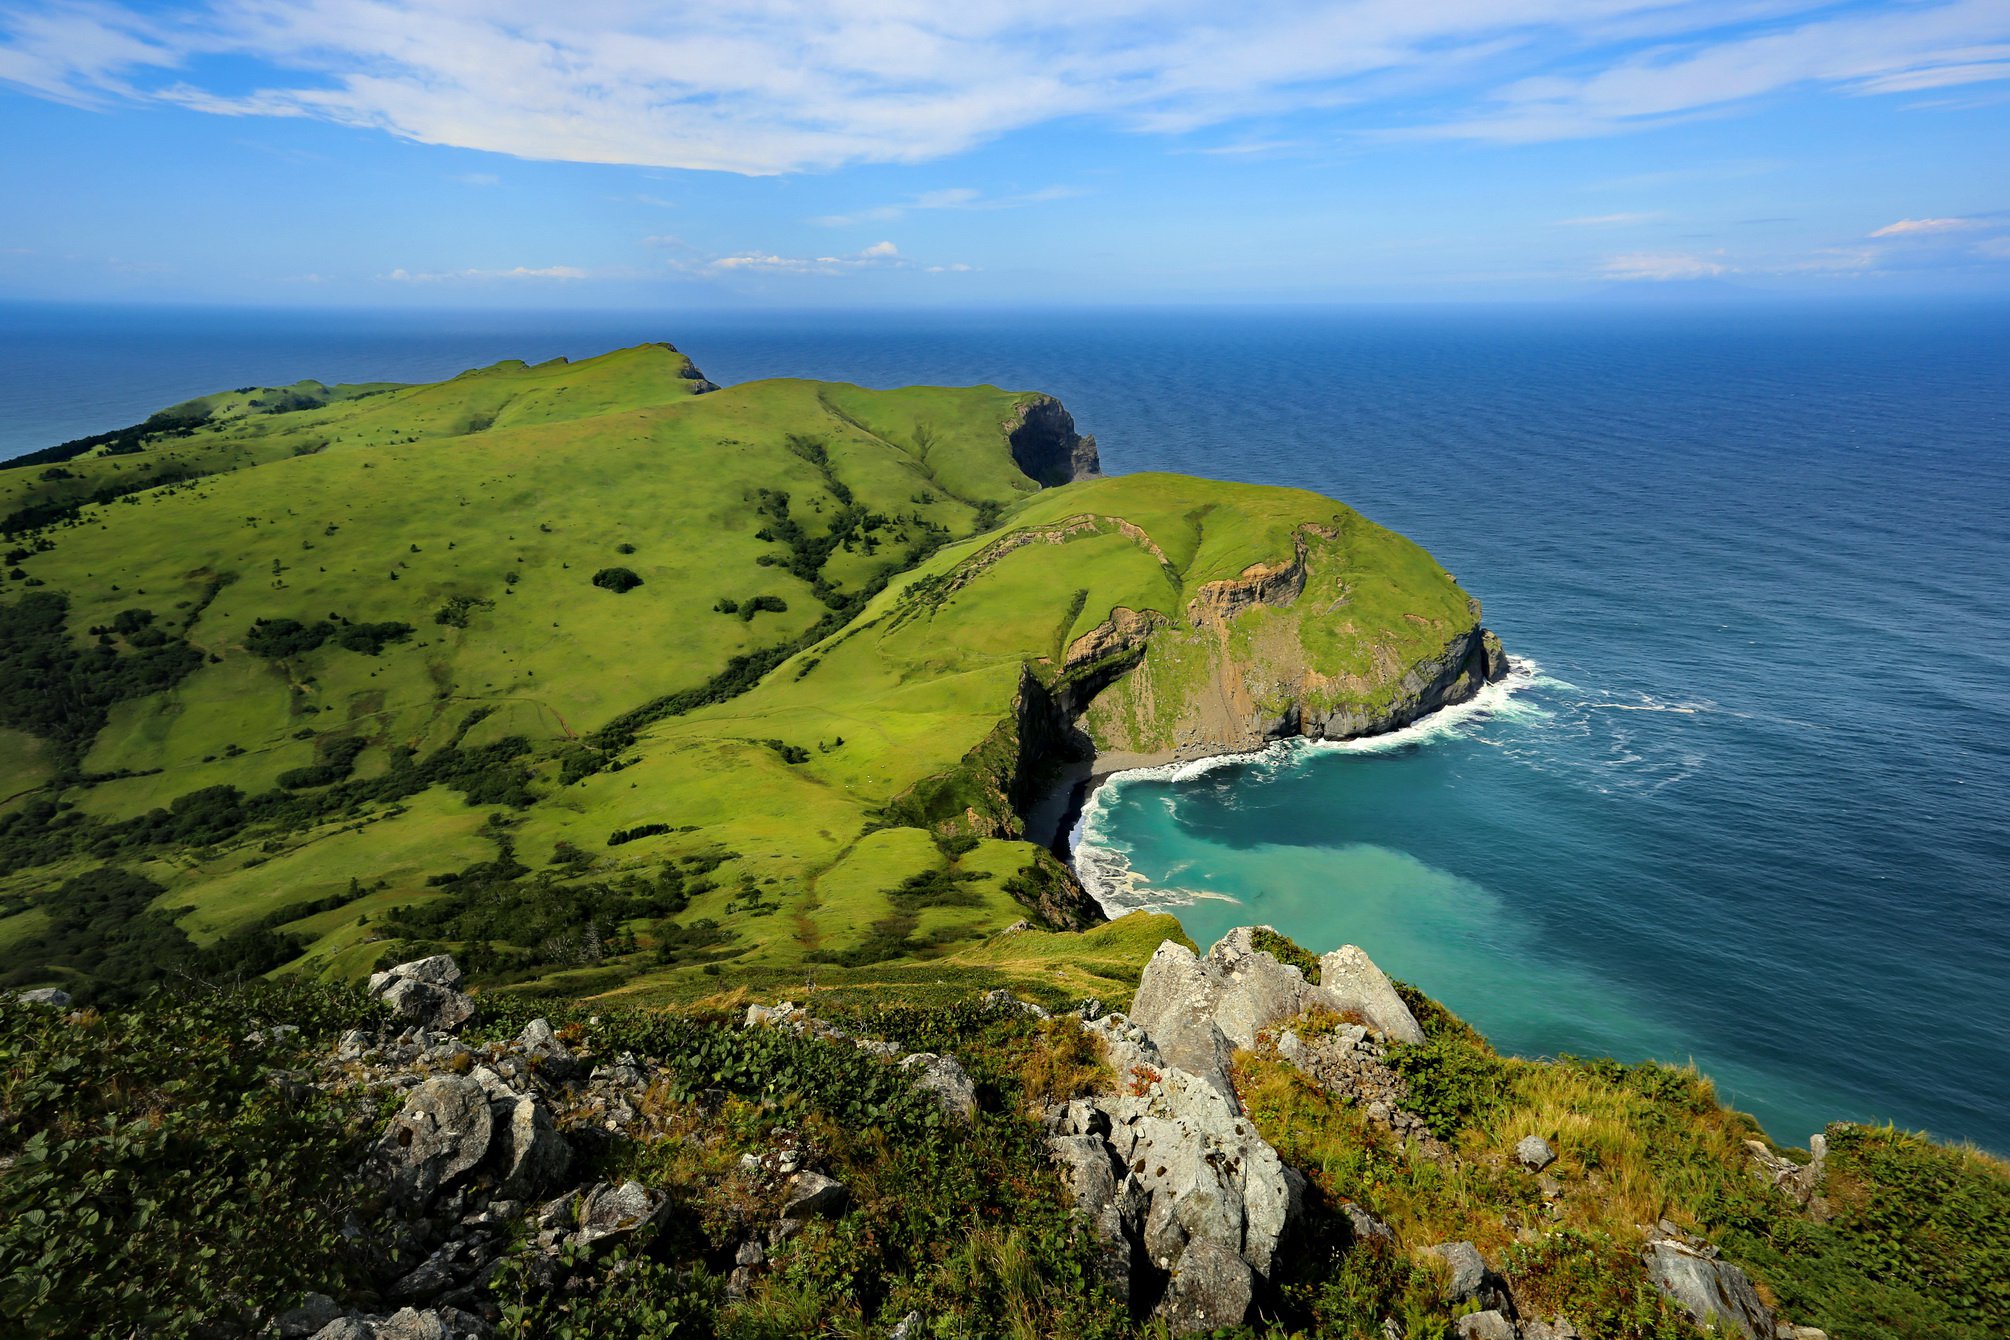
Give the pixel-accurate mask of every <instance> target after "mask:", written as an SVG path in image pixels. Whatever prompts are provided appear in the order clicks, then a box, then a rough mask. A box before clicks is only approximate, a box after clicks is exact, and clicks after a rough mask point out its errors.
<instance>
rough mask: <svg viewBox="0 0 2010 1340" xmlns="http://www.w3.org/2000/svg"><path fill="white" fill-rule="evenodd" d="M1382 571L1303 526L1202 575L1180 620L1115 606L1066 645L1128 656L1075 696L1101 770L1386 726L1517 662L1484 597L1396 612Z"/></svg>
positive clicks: (1339, 540) (1341, 539)
mask: <svg viewBox="0 0 2010 1340" xmlns="http://www.w3.org/2000/svg"><path fill="white" fill-rule="evenodd" d="M1379 579H1380V574H1377V573H1372V572H1363V571H1359V570H1355V569H1353V568H1351V567H1350V566H1349V564H1348V562H1347V552H1346V540H1345V536H1344V535H1343V534H1342V533H1340V532H1338V531H1336V530H1333V529H1330V528H1326V527H1321V526H1305V527H1301V528H1300V530H1299V531H1298V534H1297V536H1296V544H1295V549H1294V553H1293V554H1292V556H1291V557H1290V558H1288V559H1284V560H1282V561H1279V562H1274V563H1268V564H1255V565H1252V566H1250V567H1249V568H1247V569H1246V570H1245V571H1244V572H1243V573H1242V574H1241V575H1240V576H1238V577H1236V578H1232V579H1228V580H1222V581H1214V582H1209V583H1207V584H1205V585H1203V586H1201V587H1200V588H1199V589H1198V590H1197V591H1196V592H1195V594H1194V595H1193V597H1192V599H1190V600H1189V601H1188V602H1187V605H1186V609H1185V617H1184V619H1167V618H1164V617H1163V616H1156V617H1152V618H1147V617H1146V616H1141V615H1136V614H1134V613H1133V612H1132V611H1129V610H1118V611H1116V612H1115V613H1113V614H1112V616H1111V620H1110V621H1109V622H1108V623H1106V624H1105V625H1104V626H1103V627H1102V628H1098V629H1097V630H1095V631H1094V632H1092V633H1091V634H1089V635H1087V636H1085V637H1084V638H1082V639H1080V640H1079V641H1078V642H1077V644H1076V648H1071V650H1070V656H1069V660H1070V662H1071V663H1072V662H1074V661H1075V660H1076V654H1077V651H1078V650H1079V651H1081V653H1082V654H1083V657H1084V659H1089V658H1091V657H1093V658H1096V659H1107V658H1109V656H1110V655H1111V653H1112V649H1113V648H1115V647H1117V646H1121V647H1123V648H1124V649H1125V650H1126V652H1127V656H1128V663H1127V664H1126V665H1125V667H1124V669H1123V671H1122V672H1121V673H1119V674H1117V675H1111V676H1108V677H1106V678H1105V679H1104V682H1102V683H1100V684H1097V685H1095V686H1094V690H1093V691H1092V692H1090V693H1086V694H1080V695H1078V696H1077V698H1076V701H1075V702H1074V703H1071V704H1070V705H1071V706H1076V707H1077V710H1078V713H1079V716H1078V725H1079V730H1080V734H1081V736H1082V738H1083V739H1085V740H1086V741H1087V742H1088V743H1089V747H1090V748H1092V749H1093V751H1094V754H1095V758H1096V765H1095V766H1096V769H1097V771H1108V770H1114V769H1118V768H1125V767H1138V766H1149V765H1152V764H1157V763H1166V762H1174V761H1180V760H1186V759H1194V758H1203V757H1207V756H1210V755H1214V754H1223V753H1238V752H1242V751H1246V750H1252V749H1259V748H1261V747H1262V746H1263V745H1265V744H1266V743H1268V742H1270V741H1272V740H1276V739H1282V738H1287V737H1291V736H1305V737H1309V738H1312V739H1331V740H1345V739H1354V738H1357V737H1360V736H1365V735H1375V734H1380V733H1383V732H1386V731H1391V730H1396V729H1399V728H1401V727H1403V726H1406V725H1409V724H1410V723H1412V722H1414V721H1417V720H1419V719H1420V718H1422V717H1424V716H1427V715H1428V714H1430V713H1431V712H1434V711H1436V710H1438V709H1439V708H1441V707H1446V706H1450V705H1452V704H1454V703H1460V702H1464V701H1466V700H1467V699H1469V698H1471V697H1472V696H1473V695H1474V694H1475V693H1477V692H1478V691H1479V690H1480V688H1481V687H1482V686H1484V685H1485V684H1487V683H1488V682H1490V681H1495V680H1499V679H1501V678H1502V677H1504V676H1505V675H1506V674H1507V656H1506V653H1505V651H1504V650H1503V649H1502V647H1501V645H1500V639H1499V638H1497V637H1495V636H1494V635H1493V634H1492V633H1491V632H1489V631H1487V630H1486V629H1485V628H1483V627H1482V626H1481V624H1480V606H1479V602H1478V601H1476V600H1470V599H1467V600H1465V601H1464V602H1463V605H1462V606H1460V605H1457V604H1451V603H1448V602H1445V601H1442V600H1441V601H1439V602H1437V604H1436V606H1435V607H1433V606H1431V605H1430V604H1428V603H1425V604H1424V605H1423V607H1422V608H1421V610H1420V609H1412V608H1408V607H1403V608H1400V609H1395V610H1394V612H1393V613H1392V612H1391V608H1390V607H1387V606H1388V599H1387V597H1388V596H1389V595H1390V594H1391V593H1390V592H1388V591H1385V590H1371V589H1369V588H1370V587H1371V586H1374V585H1376V584H1377V583H1378V581H1379ZM1397 594H1399V595H1402V596H1405V597H1407V596H1408V595H1409V594H1410V593H1408V592H1398V593H1397ZM1411 603H1415V602H1411ZM1084 687H1087V686H1084Z"/></svg>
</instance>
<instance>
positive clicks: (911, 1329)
mask: <svg viewBox="0 0 2010 1340" xmlns="http://www.w3.org/2000/svg"><path fill="white" fill-rule="evenodd" d="M886 1340H921V1314H920V1313H919V1312H910V1313H908V1314H907V1315H906V1316H904V1317H902V1318H901V1319H900V1321H899V1323H898V1324H897V1325H895V1326H894V1328H893V1329H892V1330H890V1331H888V1332H887V1333H886Z"/></svg>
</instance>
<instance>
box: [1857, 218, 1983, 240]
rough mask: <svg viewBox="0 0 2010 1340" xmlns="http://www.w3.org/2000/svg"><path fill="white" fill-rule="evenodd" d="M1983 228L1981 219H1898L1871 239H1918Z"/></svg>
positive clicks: (1875, 233)
mask: <svg viewBox="0 0 2010 1340" xmlns="http://www.w3.org/2000/svg"><path fill="white" fill-rule="evenodd" d="M1982 226H1983V221H1982V220H1981V219H1900V220H1899V221H1898V222H1897V223H1887V224H1886V225H1885V226H1884V227H1882V228H1880V229H1878V230H1877V231H1876V232H1874V233H1872V234H1871V236H1872V237H1920V236H1925V235H1931V234H1934V233H1960V232H1966V231H1968V230H1969V229H1971V228H1980V227H1982Z"/></svg>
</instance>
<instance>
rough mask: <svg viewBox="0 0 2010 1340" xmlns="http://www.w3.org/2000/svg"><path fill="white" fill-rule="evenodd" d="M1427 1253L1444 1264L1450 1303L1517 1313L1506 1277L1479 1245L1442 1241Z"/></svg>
mask: <svg viewBox="0 0 2010 1340" xmlns="http://www.w3.org/2000/svg"><path fill="white" fill-rule="evenodd" d="M1424 1255H1425V1256H1427V1257H1431V1258H1433V1259H1435V1260H1437V1261H1439V1262H1441V1263H1442V1264H1443V1265H1444V1267H1445V1272H1446V1276H1447V1278H1446V1283H1445V1294H1444V1296H1445V1301H1446V1302H1447V1303H1449V1304H1451V1305H1452V1306H1454V1307H1463V1306H1467V1305H1469V1304H1477V1305H1478V1306H1479V1307H1481V1308H1486V1309H1492V1310H1494V1311H1498V1312H1502V1313H1505V1314H1507V1315H1509V1316H1512V1315H1513V1314H1514V1300H1513V1298H1512V1297H1510V1296H1509V1294H1508V1288H1507V1283H1506V1281H1504V1280H1503V1279H1501V1277H1500V1276H1499V1275H1496V1274H1495V1273H1494V1272H1493V1270H1492V1269H1491V1268H1490V1267H1489V1266H1488V1265H1487V1262H1486V1258H1485V1257H1483V1256H1481V1255H1480V1249H1479V1248H1477V1247H1475V1246H1473V1244H1472V1243H1470V1242H1445V1243H1440V1244H1438V1245H1437V1246H1435V1247H1426V1248H1424Z"/></svg>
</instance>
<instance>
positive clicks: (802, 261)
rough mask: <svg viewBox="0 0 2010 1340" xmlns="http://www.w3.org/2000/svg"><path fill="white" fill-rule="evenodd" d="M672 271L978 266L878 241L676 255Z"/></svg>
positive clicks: (949, 270)
mask: <svg viewBox="0 0 2010 1340" xmlns="http://www.w3.org/2000/svg"><path fill="white" fill-rule="evenodd" d="M665 264H666V265H668V266H669V267H670V268H671V269H672V270H677V271H681V272H682V273H685V274H689V275H695V276H698V277H700V278H712V279H720V278H726V277H729V276H734V275H845V274H856V273H858V272H860V271H866V270H908V271H916V270H919V271H921V272H923V273H926V274H968V273H970V272H971V271H973V270H974V269H976V267H975V266H972V265H966V264H964V263H962V262H960V261H959V262H956V263H954V264H943V265H919V264H917V263H916V262H914V261H912V260H909V259H908V258H907V257H905V256H903V255H901V254H900V248H899V247H897V246H895V245H894V244H893V243H891V242H875V243H873V244H872V245H871V246H869V247H866V248H865V249H864V250H862V251H854V252H849V253H847V254H845V255H842V256H783V255H779V254H777V253H775V252H769V251H736V252H733V253H731V254H729V255H725V256H713V257H711V258H709V259H707V258H703V257H698V256H692V257H676V258H672V259H670V260H668V261H666V262H665Z"/></svg>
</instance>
